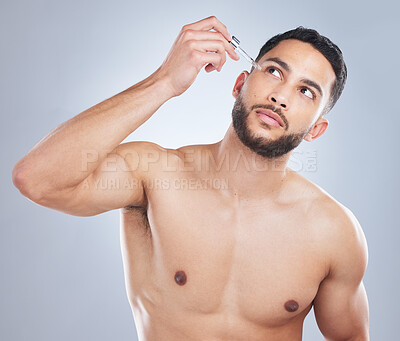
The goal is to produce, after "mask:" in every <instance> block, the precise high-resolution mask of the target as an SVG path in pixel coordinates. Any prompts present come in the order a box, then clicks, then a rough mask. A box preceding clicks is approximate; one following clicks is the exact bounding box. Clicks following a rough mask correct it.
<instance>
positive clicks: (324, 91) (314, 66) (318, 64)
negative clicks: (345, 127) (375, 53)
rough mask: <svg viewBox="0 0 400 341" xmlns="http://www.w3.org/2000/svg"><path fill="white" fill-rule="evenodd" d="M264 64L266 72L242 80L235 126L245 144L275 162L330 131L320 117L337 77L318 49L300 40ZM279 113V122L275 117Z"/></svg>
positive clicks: (263, 60)
mask: <svg viewBox="0 0 400 341" xmlns="http://www.w3.org/2000/svg"><path fill="white" fill-rule="evenodd" d="M258 63H259V64H260V66H261V70H256V69H255V70H254V71H253V72H252V73H251V74H248V73H247V72H244V73H242V74H241V75H240V76H239V77H238V79H237V81H236V84H235V88H234V90H233V95H234V96H235V98H236V102H235V105H234V108H233V110H232V121H233V127H234V128H235V131H236V133H237V135H238V137H239V139H240V140H241V141H242V143H243V144H245V145H246V146H248V147H249V148H250V149H252V150H253V151H255V152H256V153H257V154H259V155H261V156H264V157H266V158H275V157H279V156H282V155H284V154H286V153H288V152H289V151H291V150H292V149H294V148H295V147H297V146H298V145H299V144H300V142H301V141H302V140H303V139H304V138H305V139H307V140H309V141H311V140H312V139H315V138H316V137H318V136H319V135H321V134H322V133H323V132H324V131H325V129H326V127H327V125H328V123H327V120H326V119H324V118H322V117H319V116H320V113H321V112H322V110H323V108H324V107H325V105H326V104H327V103H328V100H329V96H330V89H331V86H332V84H333V83H334V81H335V73H334V71H333V69H332V66H331V65H330V63H329V61H328V60H327V59H326V58H325V57H324V56H323V55H322V54H321V53H320V52H319V51H318V50H316V49H315V48H314V47H312V46H311V45H310V44H308V43H304V42H301V41H298V40H294V39H290V40H283V41H281V42H280V43H279V44H278V45H277V46H275V47H274V48H273V49H271V50H270V51H268V52H267V53H266V54H265V55H264V56H263V57H262V58H261V59H260V61H259V62H258ZM274 113H275V115H277V116H278V117H275V118H276V119H277V120H274V119H273V118H270V117H269V116H271V115H272V116H273V115H274ZM279 122H280V124H279Z"/></svg>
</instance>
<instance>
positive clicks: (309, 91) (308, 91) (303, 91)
mask: <svg viewBox="0 0 400 341" xmlns="http://www.w3.org/2000/svg"><path fill="white" fill-rule="evenodd" d="M300 91H301V92H302V93H303V94H304V95H306V96H307V97H309V98H311V99H314V94H313V93H312V92H311V90H310V89H307V88H302V89H301V90H300Z"/></svg>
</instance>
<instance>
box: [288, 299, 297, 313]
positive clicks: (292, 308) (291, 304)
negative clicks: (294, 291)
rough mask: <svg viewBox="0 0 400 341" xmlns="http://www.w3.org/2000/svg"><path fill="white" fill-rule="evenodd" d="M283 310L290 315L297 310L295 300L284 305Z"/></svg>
mask: <svg viewBox="0 0 400 341" xmlns="http://www.w3.org/2000/svg"><path fill="white" fill-rule="evenodd" d="M285 309H286V310H287V311H288V312H290V313H292V312H294V311H296V310H297V309H299V304H298V303H297V302H296V301H295V300H290V301H287V302H286V303H285Z"/></svg>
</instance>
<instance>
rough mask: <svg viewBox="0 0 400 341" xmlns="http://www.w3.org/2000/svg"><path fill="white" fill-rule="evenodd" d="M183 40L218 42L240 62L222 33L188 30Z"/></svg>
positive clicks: (230, 55)
mask: <svg viewBox="0 0 400 341" xmlns="http://www.w3.org/2000/svg"><path fill="white" fill-rule="evenodd" d="M183 39H196V40H218V41H221V42H222V43H223V44H224V47H225V50H226V52H227V53H228V55H229V57H231V58H232V59H233V60H239V59H240V58H239V56H238V55H237V53H236V51H235V48H234V47H233V45H232V44H231V43H229V42H228V41H227V40H226V39H225V37H224V36H223V35H222V34H221V33H220V32H210V31H194V30H191V29H190V30H186V31H185V32H184V37H183Z"/></svg>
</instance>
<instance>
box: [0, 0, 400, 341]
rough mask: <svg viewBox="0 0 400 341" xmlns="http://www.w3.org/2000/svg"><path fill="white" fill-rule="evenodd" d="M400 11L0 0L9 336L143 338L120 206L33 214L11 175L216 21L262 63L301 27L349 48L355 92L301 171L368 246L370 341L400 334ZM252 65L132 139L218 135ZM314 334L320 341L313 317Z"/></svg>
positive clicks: (206, 139)
mask: <svg viewBox="0 0 400 341" xmlns="http://www.w3.org/2000/svg"><path fill="white" fill-rule="evenodd" d="M398 13H399V8H398V5H397V4H396V2H395V1H388V0H383V1H379V2H378V3H375V2H374V3H372V2H371V3H368V2H365V1H348V0H347V1H342V0H340V1H335V2H333V1H332V2H322V1H304V0H303V1H293V2H291V1H284V2H278V1H274V2H272V1H246V2H245V1H241V2H239V1H229V2H228V1H220V2H216V1H208V0H205V1H199V2H193V3H187V2H183V1H182V2H177V1H175V2H174V1H165V2H164V1H161V0H153V1H146V2H142V1H141V2H137V1H122V0H117V1H104V0H96V1H95V0H90V1H87V0H80V1H77V0H73V1H71V0H69V1H66V0H65V1H58V0H56V1H54V0H53V1H49V0H42V1H39V0H38V1H27V0H26V1H21V0H17V1H7V2H6V1H2V2H1V8H0V25H1V27H0V28H1V29H0V37H1V38H0V39H1V41H0V42H1V56H0V61H1V62H0V72H1V74H0V106H1V134H0V139H1V146H2V149H1V160H2V166H1V177H0V179H1V182H2V183H1V188H2V190H1V206H0V209H1V215H0V217H1V222H2V223H1V232H0V233H1V236H0V271H1V281H0V339H1V340H32V341H33V340H41V341H44V340H60V341H61V340H74V341H80V340H98V341H100V340H135V338H136V332H135V327H134V321H133V318H132V316H131V311H130V308H129V305H128V301H127V298H126V294H125V288H124V280H123V271H122V263H121V256H120V249H119V213H118V211H113V212H108V213H105V214H101V215H99V216H95V217H90V218H79V217H73V216H68V215H64V214H62V213H59V212H57V211H52V210H49V209H47V208H44V207H41V206H38V205H36V204H34V203H32V202H31V201H29V200H28V199H26V198H24V197H23V196H21V195H20V194H19V192H18V190H17V189H16V188H14V187H13V185H12V182H11V169H12V167H13V165H14V164H15V163H16V162H17V161H18V159H20V158H21V157H22V156H23V155H25V154H26V153H27V152H28V151H29V150H30V148H32V147H33V146H34V144H36V143H37V142H38V141H39V140H40V139H41V138H42V137H44V136H45V135H46V134H47V133H48V132H49V131H50V130H51V129H53V128H55V127H56V126H57V125H59V124H60V123H62V122H64V121H66V120H67V119H69V118H71V117H72V116H74V115H76V114H78V113H80V112H81V111H83V110H85V109H87V108H89V107H90V106H92V105H94V104H96V103H98V102H100V101H102V100H104V99H106V98H109V97H111V96H112V95H114V94H116V93H118V92H120V91H122V90H124V89H126V88H128V87H129V86H131V85H133V84H135V83H137V82H139V81H140V80H142V79H143V78H145V77H147V76H148V75H149V74H151V73H152V72H153V71H154V70H155V69H156V68H157V67H158V66H159V65H160V64H161V63H162V61H163V59H164V57H165V56H166V54H167V53H168V51H169V48H170V46H171V45H172V43H173V41H174V39H175V37H176V35H177V34H178V32H179V30H180V28H181V26H183V25H184V24H187V23H191V22H194V21H197V20H200V19H202V18H204V17H207V16H210V15H216V16H217V17H218V18H219V19H220V20H221V21H222V22H224V23H225V24H226V25H227V26H228V29H229V31H230V32H231V34H234V35H236V36H237V37H238V38H239V39H240V40H241V42H242V47H243V48H244V49H245V50H246V51H247V52H248V53H249V54H250V55H252V56H253V57H255V56H256V54H257V53H258V50H259V48H260V47H261V45H262V44H263V43H264V42H265V41H266V40H267V39H268V38H269V37H271V36H272V35H274V34H276V33H279V32H283V31H286V30H288V29H291V28H294V27H296V26H298V25H303V26H306V27H311V28H316V29H317V30H319V31H320V33H322V34H324V35H326V36H328V37H329V38H331V39H332V40H333V41H334V42H335V43H337V44H338V45H339V46H340V48H341V49H342V51H343V53H344V56H345V60H346V62H347V66H348V69H349V78H348V83H347V86H346V89H345V91H344V93H343V95H342V98H341V99H340V100H339V102H338V103H337V105H336V107H335V108H334V109H333V110H332V111H331V113H330V114H328V116H327V118H328V119H329V120H330V126H329V128H328V130H327V132H326V133H325V134H324V135H323V136H322V137H321V138H320V139H319V140H317V141H314V142H312V143H308V142H303V144H302V145H301V146H300V147H299V149H298V151H297V152H296V153H297V154H296V155H295V157H296V158H297V160H295V161H294V162H293V165H294V169H296V168H297V170H298V171H300V172H301V173H302V174H303V175H305V176H306V177H308V178H309V179H311V180H312V181H314V182H316V183H317V184H318V185H320V186H321V187H322V188H324V189H325V190H326V191H328V192H329V193H330V194H331V195H332V196H334V197H335V198H336V199H337V200H339V201H340V202H342V203H343V204H344V205H346V206H347V207H349V208H350V209H351V210H352V211H353V212H354V214H355V215H356V216H357V218H358V220H359V221H360V223H361V225H362V226H363V229H364V232H365V235H366V237H367V240H368V245H369V255H370V259H369V267H368V270H367V273H366V276H365V280H364V283H365V286H366V289H367V292H368V297H369V304H370V315H371V323H370V326H371V336H372V339H373V340H395V339H398V337H397V330H398V325H397V324H398V318H399V313H398V302H399V299H400V295H399V292H398V290H397V288H398V286H399V284H400V281H399V272H398V270H399V263H400V261H399V248H398V245H399V231H398V223H397V213H398V211H397V212H396V210H397V209H398V208H399V200H398V199H399V197H398V193H399V178H398V175H397V169H398V167H399V156H398V151H397V150H398V145H399V143H398V142H399V140H398V136H397V131H398V127H399V124H400V118H399V117H400V115H399V114H400V112H399V107H398V103H397V102H398V99H399V95H398V93H399V88H398V84H399V76H400V74H399V69H398V60H399V56H398V54H399V47H398V42H399V38H398V34H399V28H400V26H399V24H398V17H397V16H398ZM248 66H249V65H248V64H247V62H246V61H245V60H240V61H238V62H233V61H232V60H228V62H227V63H226V65H225V67H224V68H223V70H222V72H221V73H214V72H213V73H211V74H206V73H205V72H204V71H202V72H201V73H200V75H199V76H198V79H197V80H196V82H195V83H194V85H193V86H192V87H191V88H190V89H189V90H188V91H187V92H186V93H185V94H183V95H182V96H181V97H179V98H174V99H173V100H171V101H169V102H168V103H166V104H165V105H164V106H163V107H161V109H160V110H159V111H158V112H157V113H156V114H155V115H154V116H153V117H152V118H151V119H150V120H149V121H148V122H146V123H145V125H144V126H142V127H140V128H139V129H138V130H137V131H136V132H134V133H133V134H132V135H131V136H130V137H129V138H128V139H127V141H128V140H129V141H130V140H148V141H153V142H156V143H159V144H160V145H162V146H165V147H169V148H176V147H179V146H182V145H186V144H193V143H211V142H216V141H217V140H219V139H221V138H222V137H223V135H224V133H225V131H226V129H227V127H228V125H229V122H230V118H231V116H230V115H231V114H230V113H231V109H232V105H233V98H232V96H231V90H232V87H233V84H234V81H235V79H236V77H237V75H238V74H239V73H240V72H241V71H242V70H243V69H248ZM210 127H211V128H210ZM60 152H62V151H60ZM309 155H312V158H313V159H314V160H315V161H316V169H312V167H311V168H310V167H307V162H308V161H307V160H308V159H309ZM304 158H305V159H304ZM299 160H300V161H299ZM304 339H305V340H312V341H313V340H322V339H323V338H322V336H321V334H320V332H319V331H318V328H317V326H316V324H315V320H314V315H313V311H311V312H310V314H309V315H308V317H307V318H306V323H305V327H304Z"/></svg>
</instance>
